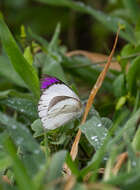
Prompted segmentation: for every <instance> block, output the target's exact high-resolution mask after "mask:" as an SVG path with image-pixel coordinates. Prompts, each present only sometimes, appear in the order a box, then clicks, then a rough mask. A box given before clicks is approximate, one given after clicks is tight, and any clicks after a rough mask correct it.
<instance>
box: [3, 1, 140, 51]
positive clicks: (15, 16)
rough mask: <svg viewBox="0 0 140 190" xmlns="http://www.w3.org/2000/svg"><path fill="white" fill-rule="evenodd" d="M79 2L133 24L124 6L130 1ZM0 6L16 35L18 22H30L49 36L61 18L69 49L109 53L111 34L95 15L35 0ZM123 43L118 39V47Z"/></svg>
mask: <svg viewBox="0 0 140 190" xmlns="http://www.w3.org/2000/svg"><path fill="white" fill-rule="evenodd" d="M44 2H45V1H44ZM46 2H47V1H46ZM52 2H53V0H52ZM58 2H59V1H58ZM75 2H77V1H75ZM81 2H83V3H85V4H87V5H88V6H90V7H92V8H94V9H96V10H100V11H103V12H104V13H106V14H107V15H109V16H113V17H114V16H116V17H121V18H124V19H125V20H127V21H128V23H130V24H134V21H133V20H132V19H131V17H130V14H129V7H127V4H128V3H129V1H128V3H127V1H124V0H99V1H98V0H85V1H81ZM137 3H140V1H137ZM137 8H138V7H137ZM0 9H1V11H2V12H3V14H4V17H5V19H6V22H7V24H8V26H9V27H10V29H11V31H12V32H13V33H14V34H15V35H16V36H17V38H18V35H19V33H20V26H21V24H23V25H24V26H30V27H31V28H32V30H33V31H34V32H35V33H37V34H39V35H41V36H43V37H45V38H46V39H50V37H51V35H52V33H53V31H54V29H55V27H56V24H57V23H58V22H61V25H62V28H61V37H60V39H61V40H62V43H63V44H65V45H66V46H67V47H68V49H69V50H74V49H83V50H88V51H93V52H101V53H106V54H109V52H110V48H111V47H112V40H113V39H114V34H113V33H112V32H111V31H110V30H109V29H108V28H107V27H106V26H105V25H103V24H102V23H101V22H99V21H98V20H96V18H94V17H92V16H90V15H88V14H86V13H81V12H77V11H75V10H72V9H69V8H67V7H59V6H52V5H49V4H45V3H42V2H39V1H37V0H36V1H33V0H14V1H12V0H1V1H0ZM125 43H126V41H125V40H124V39H122V38H121V39H119V44H118V49H120V48H121V47H122V46H123V45H124V44H125Z"/></svg>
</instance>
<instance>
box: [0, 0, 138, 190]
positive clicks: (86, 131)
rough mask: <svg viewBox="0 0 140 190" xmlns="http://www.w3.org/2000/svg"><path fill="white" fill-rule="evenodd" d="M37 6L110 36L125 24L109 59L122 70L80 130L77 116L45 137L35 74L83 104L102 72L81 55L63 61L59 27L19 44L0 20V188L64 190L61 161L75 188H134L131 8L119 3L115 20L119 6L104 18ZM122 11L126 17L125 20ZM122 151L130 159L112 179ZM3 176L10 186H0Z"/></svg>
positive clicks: (89, 10)
mask: <svg viewBox="0 0 140 190" xmlns="http://www.w3.org/2000/svg"><path fill="white" fill-rule="evenodd" d="M36 1H38V2H42V4H47V5H48V4H49V6H50V7H53V6H58V9H59V6H60V9H61V8H63V7H64V9H68V8H69V9H72V10H74V11H77V12H79V13H80V14H88V15H90V16H91V18H94V19H95V20H97V21H98V22H99V23H101V26H102V27H103V25H104V26H105V27H107V28H108V29H109V30H110V31H114V32H116V31H117V27H118V25H119V24H124V27H125V29H124V30H122V31H121V33H120V37H121V38H123V39H124V40H125V45H123V46H122V47H121V49H120V50H119V52H117V53H116V57H114V58H115V59H116V60H117V61H118V62H119V64H120V67H121V71H115V70H109V72H108V74H107V76H106V78H105V80H104V82H103V86H102V88H101V89H100V91H99V93H98V94H97V96H96V99H95V104H94V105H93V107H92V109H91V110H90V112H89V115H88V118H87V121H86V123H85V124H83V125H80V120H81V118H80V119H76V120H73V121H71V122H69V123H67V124H66V125H65V126H61V127H60V128H58V129H56V130H52V131H47V132H46V131H44V129H43V128H42V124H41V122H40V119H39V117H38V113H37V104H38V100H39V96H40V90H39V80H40V78H41V75H42V74H50V75H54V76H56V77H58V78H60V79H61V80H62V81H64V82H65V83H66V84H67V85H69V86H71V87H72V88H73V89H74V90H75V91H76V92H77V93H78V94H79V96H80V98H81V101H82V103H83V104H85V102H86V101H87V98H88V95H89V89H91V88H92V86H93V85H94V83H95V81H96V80H97V77H98V75H99V73H100V72H101V67H100V65H99V64H95V65H93V63H91V61H90V60H88V59H87V58H85V57H83V56H78V55H77V56H73V57H67V56H66V49H67V48H69V47H66V46H65V47H64V46H63V45H62V43H61V41H60V40H61V37H60V34H61V30H63V29H62V28H61V25H60V23H58V24H57V26H56V29H55V31H54V34H53V35H52V39H51V40H48V41H47V40H46V39H44V38H43V37H42V36H40V35H38V34H36V33H35V32H34V31H33V30H32V28H28V29H27V30H26V28H25V36H24V37H25V38H24V39H22V35H20V36H18V40H17V36H14V37H13V35H12V33H11V31H10V30H9V28H8V26H7V24H6V22H5V21H4V18H3V16H2V14H1V15H0V40H1V53H0V175H1V179H0V189H2V190H17V189H19V190H28V189H29V190H45V189H48V190H51V189H54V190H56V189H60V190H61V189H62V190H63V189H64V187H67V182H68V181H67V179H66V178H65V173H64V171H63V165H64V163H67V165H68V166H69V168H70V169H71V172H72V175H73V176H74V177H73V178H71V179H69V180H71V184H73V186H72V188H71V189H73V190H81V189H83V190H86V189H87V190H88V189H89V190H90V189H99V190H105V189H109V190H117V189H120V190H125V189H126V190H129V189H130V190H131V189H139V188H140V172H139V171H140V157H139V152H140V140H139V139H140V128H139V118H140V96H139V94H140V92H139V91H140V90H139V89H140V83H139V81H140V78H139V68H140V66H139V64H140V63H139V62H140V57H139V56H140V45H139V44H140V38H139V35H138V34H140V29H139V18H140V17H139V10H138V9H137V8H136V7H137V6H138V5H137V2H136V1H131V0H129V1H123V9H124V15H123V16H122V17H121V15H122V12H121V10H119V8H118V10H119V11H120V12H117V11H116V12H115V11H114V12H112V15H113V16H110V15H109V14H107V13H104V12H101V11H97V10H96V9H94V8H93V7H90V6H87V5H85V4H80V3H78V2H74V1H70V0H61V1H58V0H54V1H52V0H51V1H50V0H36ZM125 11H127V12H129V13H131V15H129V18H126V17H125ZM119 13H120V15H119ZM46 25H47V24H46ZM134 25H135V26H136V27H135V30H134V29H133V28H134V27H133V26H134ZM46 27H47V26H46ZM23 30H24V28H23V27H22V32H23ZM99 38H100V36H99ZM112 43H113V42H112ZM37 49H38V50H39V51H38V50H37ZM127 63H129V67H128V68H127ZM126 68H127V69H126ZM79 128H80V129H81V131H82V136H81V139H80V143H79V152H78V155H77V158H76V160H75V161H72V159H71V157H70V149H71V146H72V143H73V141H74V138H75V136H76V133H77V131H78V129H79ZM124 152H127V154H128V158H127V160H126V161H125V162H124V163H123V164H122V166H121V168H120V170H119V171H118V172H117V173H116V174H114V173H113V168H114V166H115V164H116V161H117V157H118V156H119V155H120V154H121V153H124ZM100 168H104V172H103V173H99V170H100ZM3 175H6V176H7V177H8V179H9V180H10V182H11V184H9V183H7V182H5V181H4V180H3ZM87 176H88V177H87ZM65 189H66V188H65Z"/></svg>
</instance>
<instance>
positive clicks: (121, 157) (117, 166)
mask: <svg viewBox="0 0 140 190" xmlns="http://www.w3.org/2000/svg"><path fill="white" fill-rule="evenodd" d="M136 156H137V157H139V156H140V152H136ZM127 159H128V153H127V152H123V153H121V154H120V155H119V156H118V158H117V162H116V164H115V166H114V168H113V169H112V172H113V174H114V175H117V173H118V172H119V170H120V169H121V167H122V165H123V164H124V163H125V162H126V160H127Z"/></svg>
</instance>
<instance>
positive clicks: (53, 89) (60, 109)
mask: <svg viewBox="0 0 140 190" xmlns="http://www.w3.org/2000/svg"><path fill="white" fill-rule="evenodd" d="M38 111H39V117H40V118H41V121H42V123H43V127H44V128H46V129H55V128H57V127H60V126H61V125H63V124H65V123H66V122H68V121H69V120H71V119H73V118H74V117H76V116H77V115H79V114H81V111H82V106H81V102H80V99H79V97H78V96H77V95H76V94H75V93H74V92H73V91H72V90H71V89H70V88H69V87H68V86H66V85H65V84H54V85H52V86H50V87H49V88H47V89H46V90H44V91H43V93H42V95H41V97H40V101H39V105H38Z"/></svg>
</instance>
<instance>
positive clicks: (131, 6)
mask: <svg viewBox="0 0 140 190" xmlns="http://www.w3.org/2000/svg"><path fill="white" fill-rule="evenodd" d="M123 3H124V6H125V8H126V9H127V10H128V14H129V15H130V19H131V20H132V21H133V23H136V22H137V20H138V19H139V18H140V11H139V10H140V7H139V4H138V3H137V1H136V0H123Z"/></svg>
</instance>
